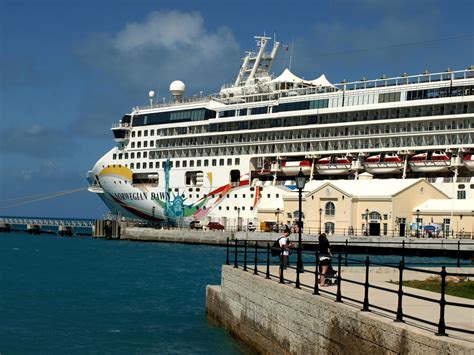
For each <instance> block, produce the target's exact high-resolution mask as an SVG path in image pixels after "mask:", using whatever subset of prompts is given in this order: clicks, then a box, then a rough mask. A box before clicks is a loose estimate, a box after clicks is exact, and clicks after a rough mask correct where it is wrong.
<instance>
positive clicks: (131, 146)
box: [130, 141, 155, 148]
mask: <svg viewBox="0 0 474 355" xmlns="http://www.w3.org/2000/svg"><path fill="white" fill-rule="evenodd" d="M149 144H150V147H154V146H155V141H150V143H149ZM135 146H136V147H137V148H141V147H142V142H140V141H139V142H136V143H135V142H131V143H130V148H135ZM143 148H148V141H143Z"/></svg>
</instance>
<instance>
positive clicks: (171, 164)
mask: <svg viewBox="0 0 474 355" xmlns="http://www.w3.org/2000/svg"><path fill="white" fill-rule="evenodd" d="M172 167H173V162H172V161H171V160H170V168H172Z"/></svg>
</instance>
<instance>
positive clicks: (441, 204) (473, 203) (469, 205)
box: [413, 199, 474, 215]
mask: <svg viewBox="0 0 474 355" xmlns="http://www.w3.org/2000/svg"><path fill="white" fill-rule="evenodd" d="M416 210H420V212H421V213H429V212H448V213H451V211H452V212H453V213H456V214H460V213H465V214H466V215H471V214H474V200H472V199H471V200H456V199H454V200H453V199H449V200H448V199H430V200H427V201H425V202H423V203H422V204H420V205H418V206H416V207H415V208H414V210H413V212H415V211H416Z"/></svg>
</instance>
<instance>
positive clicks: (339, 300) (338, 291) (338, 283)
mask: <svg viewBox="0 0 474 355" xmlns="http://www.w3.org/2000/svg"><path fill="white" fill-rule="evenodd" d="M346 260H347V259H346ZM341 264H342V256H341V253H339V255H338V256H337V293H336V302H342V295H341Z"/></svg>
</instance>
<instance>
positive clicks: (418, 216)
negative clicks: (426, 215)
mask: <svg viewBox="0 0 474 355" xmlns="http://www.w3.org/2000/svg"><path fill="white" fill-rule="evenodd" d="M419 219H420V210H416V233H415V235H416V237H417V238H418V237H419V236H420V235H419V229H418V221H419Z"/></svg>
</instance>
